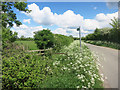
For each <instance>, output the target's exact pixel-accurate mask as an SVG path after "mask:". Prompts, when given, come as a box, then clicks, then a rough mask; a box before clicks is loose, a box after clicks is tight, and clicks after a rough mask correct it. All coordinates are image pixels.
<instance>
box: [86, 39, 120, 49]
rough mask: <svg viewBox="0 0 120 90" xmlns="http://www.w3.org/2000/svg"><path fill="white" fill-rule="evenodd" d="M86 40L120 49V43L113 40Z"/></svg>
mask: <svg viewBox="0 0 120 90" xmlns="http://www.w3.org/2000/svg"><path fill="white" fill-rule="evenodd" d="M84 42H86V43H90V44H94V45H98V46H104V47H109V48H113V49H118V50H120V44H118V43H113V42H109V41H91V40H87V41H84Z"/></svg>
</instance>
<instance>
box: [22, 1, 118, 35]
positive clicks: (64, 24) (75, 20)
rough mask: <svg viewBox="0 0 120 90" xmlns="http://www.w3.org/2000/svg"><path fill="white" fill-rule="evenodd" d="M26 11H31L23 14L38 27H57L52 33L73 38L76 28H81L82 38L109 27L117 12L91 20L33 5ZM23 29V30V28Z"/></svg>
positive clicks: (98, 15) (70, 12) (72, 13)
mask: <svg viewBox="0 0 120 90" xmlns="http://www.w3.org/2000/svg"><path fill="white" fill-rule="evenodd" d="M28 9H29V10H32V12H30V13H29V14H28V13H25V14H26V15H28V16H30V17H31V18H32V19H33V20H34V21H35V22H37V23H39V24H40V25H57V26H58V27H59V28H57V29H56V30H54V31H52V32H53V33H57V34H63V35H73V36H78V32H77V31H76V28H77V27H79V26H81V27H82V28H81V31H82V34H83V36H84V35H86V34H88V33H91V31H92V32H93V31H94V30H95V29H96V28H103V27H110V25H109V23H110V22H111V19H113V17H116V18H117V17H118V12H115V13H111V14H104V13H99V14H97V15H96V16H95V18H93V19H84V17H83V16H81V15H80V14H75V13H74V12H73V11H72V10H67V11H66V12H64V13H63V14H57V13H53V12H52V11H51V9H50V8H49V7H44V8H43V9H40V8H39V6H37V5H36V4H35V3H33V4H30V5H28ZM94 9H97V8H94ZM23 27H24V28H25V26H23ZM23 27H21V28H23ZM26 28H27V27H26ZM31 28H32V27H31ZM34 28H35V27H33V29H34Z"/></svg>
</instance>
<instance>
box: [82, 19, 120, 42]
mask: <svg viewBox="0 0 120 90" xmlns="http://www.w3.org/2000/svg"><path fill="white" fill-rule="evenodd" d="M111 21H112V23H110V25H111V26H112V27H113V28H101V29H98V28H96V30H95V31H94V33H92V34H88V35H87V36H86V37H85V39H84V40H101V41H110V42H114V43H120V40H119V38H120V30H119V25H118V20H117V19H116V18H114V19H111Z"/></svg>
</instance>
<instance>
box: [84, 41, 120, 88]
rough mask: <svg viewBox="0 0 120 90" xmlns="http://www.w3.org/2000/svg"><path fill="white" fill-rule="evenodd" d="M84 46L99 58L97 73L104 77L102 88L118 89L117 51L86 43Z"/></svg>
mask: <svg viewBox="0 0 120 90" xmlns="http://www.w3.org/2000/svg"><path fill="white" fill-rule="evenodd" d="M86 45H87V46H88V48H89V49H90V50H91V51H92V52H94V53H95V54H96V55H97V56H98V57H99V63H100V64H101V66H100V68H99V71H100V74H101V73H103V75H104V87H105V88H118V50H115V49H111V48H107V47H101V46H96V45H91V44H88V43H86ZM119 75H120V74H119Z"/></svg>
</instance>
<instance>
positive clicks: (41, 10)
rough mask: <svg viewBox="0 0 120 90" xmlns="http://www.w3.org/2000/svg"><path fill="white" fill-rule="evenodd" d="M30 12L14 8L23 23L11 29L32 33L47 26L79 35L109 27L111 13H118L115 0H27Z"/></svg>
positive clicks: (20, 34) (67, 33) (30, 34)
mask: <svg viewBox="0 0 120 90" xmlns="http://www.w3.org/2000/svg"><path fill="white" fill-rule="evenodd" d="M27 3H28V5H27V8H28V9H29V10H32V11H31V12H30V13H25V12H21V11H18V10H17V9H15V8H13V10H14V12H15V13H16V15H17V18H18V20H20V21H21V22H22V25H20V26H19V27H17V26H16V25H15V24H14V26H13V28H12V29H11V30H12V31H15V32H18V36H19V37H21V36H22V35H24V36H25V37H33V36H34V32H36V31H39V30H43V29H50V30H51V32H52V33H55V34H62V35H67V36H69V35H72V36H73V37H78V36H79V35H78V33H79V32H78V31H77V30H76V29H77V28H78V27H79V26H80V28H81V35H82V36H86V35H87V34H89V33H93V32H94V30H95V29H96V28H104V27H111V26H110V25H109V23H110V22H111V19H113V17H116V18H117V17H118V8H116V7H115V8H113V6H114V5H115V6H117V4H116V3H106V2H27ZM111 6H112V8H111Z"/></svg>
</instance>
